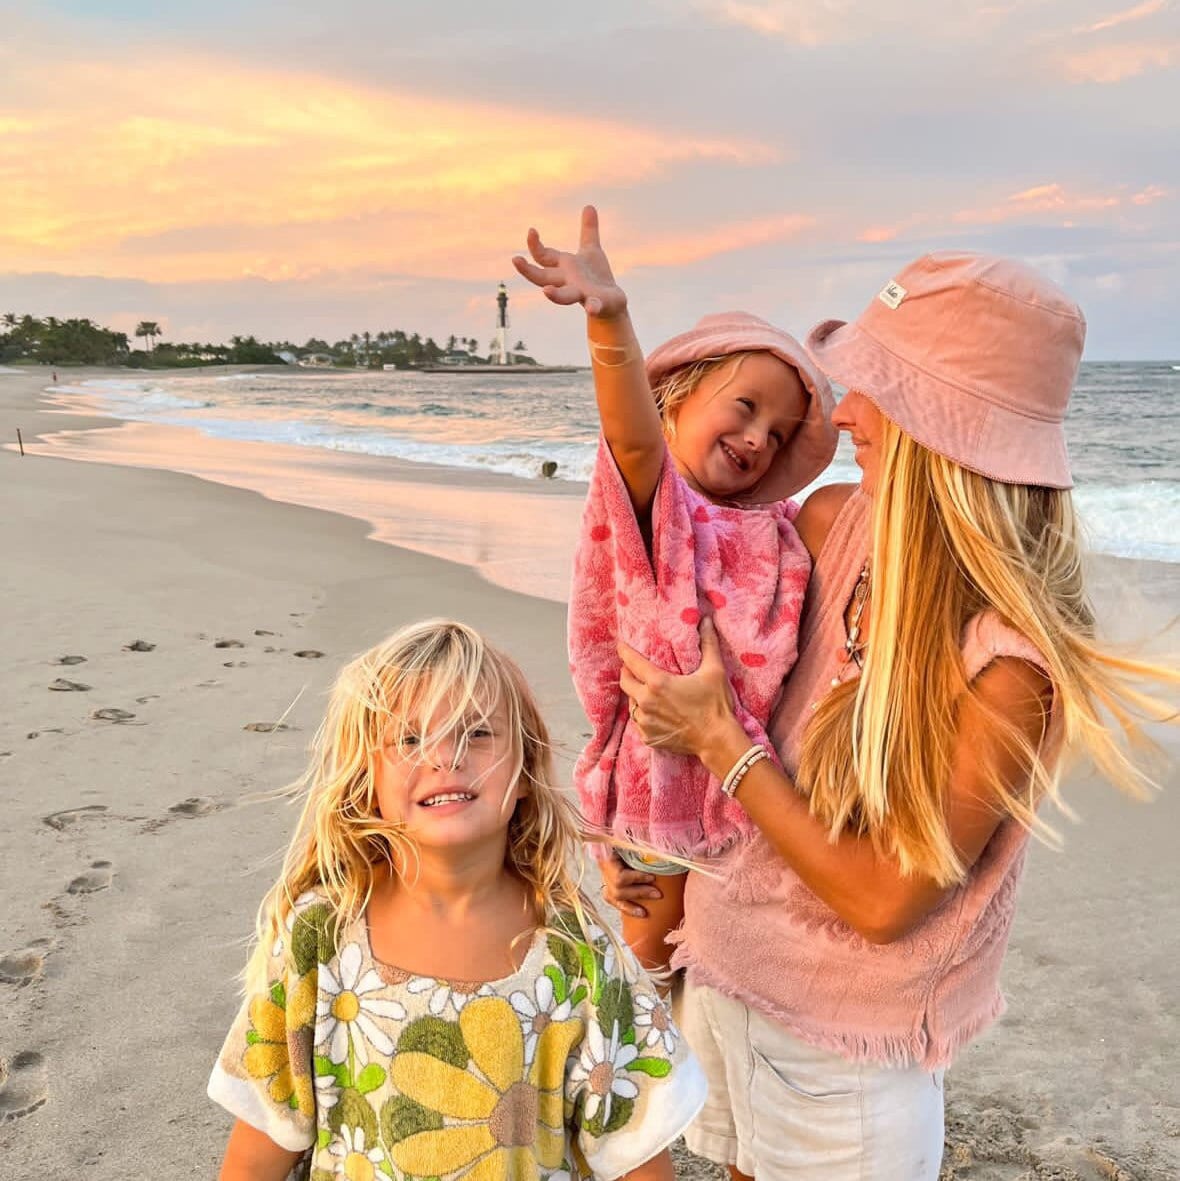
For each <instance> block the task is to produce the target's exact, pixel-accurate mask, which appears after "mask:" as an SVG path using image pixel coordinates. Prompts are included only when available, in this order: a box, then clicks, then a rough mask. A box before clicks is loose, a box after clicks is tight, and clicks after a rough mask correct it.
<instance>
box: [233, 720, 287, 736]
mask: <svg viewBox="0 0 1180 1181" xmlns="http://www.w3.org/2000/svg"><path fill="white" fill-rule="evenodd" d="M242 729H243V730H253V731H254V733H255V734H270V733H271V732H272V731H275V730H290V729H291V727H290V726H288V725H287V723H286V722H247V723H246V724H245V725H244V726H243V727H242Z"/></svg>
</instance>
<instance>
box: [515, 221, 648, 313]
mask: <svg viewBox="0 0 1180 1181" xmlns="http://www.w3.org/2000/svg"><path fill="white" fill-rule="evenodd" d="M528 240H529V253H530V254H531V255H532V256H533V259H534V261H535V263H536V264H538V265H534V264H533V263H531V262H529V261H528V260H527V259H524V258H522V257H521V256H520V255H519V254H518V255H517V256H516V257H515V258H513V260H512V265H513V266H514V267H516V269H517V270H518V271H519V272H520V273H521V274H522V275H523V276H524V277H525V278H526V279H527V280H528V281H529V282H530V283H532V284H533V285H534V286H536V287H540V288H541V290H542V291H544V292H545V295H546V297H547V298H548V299H550V300H552V301H553V302H554V303H559V304H563V305H567V304H572V303H580V304H581V305H582V306H583V307H584V308H585V309H586V315H588V316H601V317H603V318H604V319H610V318H611V317H612V316H619V315H622V313H623V312H625V311H626V310H627V296H626V294H625V293H624V292H623V289H622V288H621V287H620V286H619V285H618V284H617V283H616V282H615V277H614V275H613V274H611V269H610V263H609V262H607V259H606V254H605V253H604V252H603V249H602V244H601V243H600V242H599V240H598V211H597V210H596V209H595V208H594V206H593V205H587V206H586V208H585V209H583V210H582V233H581V237H580V238H579V240H578V253H577V254H569V253H567V252H566V251H564V250H554V249H553V248H552V247H551V246H546V245H545V244H544V243H543V242H542V241H541V235H540V234H538V233H537V231H536V230H532V229H531V230H529V239H528Z"/></svg>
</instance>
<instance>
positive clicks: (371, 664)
mask: <svg viewBox="0 0 1180 1181" xmlns="http://www.w3.org/2000/svg"><path fill="white" fill-rule="evenodd" d="M306 786H307V791H306V802H305V806H304V810H303V815H302V818H301V820H300V823H299V825H298V827H297V829H296V832H295V836H294V839H293V840H292V842H291V846H290V849H289V851H288V853H287V857H286V860H285V862H284V865H283V870H282V873H281V875H280V877H279V880H278V882H277V883H276V884H275V886H274V887H273V889H272V890H271V891H270V893H269V894H268V895H267V896H266V898H265V899H264V900H263V904H262V908H261V910H260V913H259V925H258V944H257V947H256V949H255V951H254V954H253V957H252V959H251V962H250V964H249V966H248V970H247V980H246V992H247V995H246V998H245V1001H244V1003H243V1005H242V1007H241V1010H240V1012H239V1014H238V1018H237V1020H236V1021H235V1022H234V1025H233V1028H232V1029H231V1030H230V1034H229V1036H228V1038H227V1039H226V1042H225V1046H224V1047H223V1049H222V1051H221V1055H220V1057H219V1058H218V1061H217V1064H216V1066H215V1067H214V1070H213V1075H212V1078H211V1079H210V1081H209V1094H210V1097H211V1098H213V1099H214V1100H215V1101H216V1102H218V1103H220V1104H221V1105H222V1106H223V1107H225V1108H226V1109H227V1110H228V1111H229V1112H230V1113H231V1114H232V1115H233V1116H235V1117H236V1122H235V1124H234V1127H233V1130H232V1132H231V1134H230V1138H229V1145H228V1147H227V1149H226V1154H225V1160H224V1163H223V1165H222V1169H221V1178H222V1181H247V1179H248V1181H281V1179H282V1178H285V1177H287V1176H288V1173H289V1172H290V1171H291V1170H294V1171H295V1175H296V1176H298V1177H306V1176H308V1171H309V1170H310V1175H311V1177H312V1178H323V1177H331V1176H344V1177H349V1178H352V1179H353V1181H378V1179H380V1178H384V1177H394V1178H401V1177H406V1176H410V1177H439V1176H446V1177H449V1178H450V1177H454V1178H459V1177H466V1178H469V1179H470V1181H492V1179H493V1178H501V1177H521V1178H523V1177H528V1178H533V1179H535V1181H541V1179H545V1178H552V1179H554V1181H577V1179H589V1178H590V1177H594V1178H613V1177H622V1176H627V1177H630V1178H643V1179H644V1181H672V1176H673V1173H672V1164H671V1159H670V1157H669V1155H668V1151H667V1147H668V1145H669V1144H670V1143H671V1141H672V1140H674V1139H675V1138H676V1137H677V1136H678V1135H680V1133H681V1131H682V1130H683V1129H684V1127H685V1125H686V1124H687V1123H688V1122H689V1121H690V1120H691V1119H692V1117H693V1116H694V1115H695V1114H696V1112H697V1111H698V1110H699V1109H700V1106H701V1103H702V1102H703V1099H704V1089H705V1088H704V1080H703V1078H702V1075H701V1071H700V1068H699V1066H698V1065H697V1063H696V1061H695V1060H694V1059H693V1057H692V1055H691V1054H690V1053H689V1052H688V1050H687V1049H686V1048H685V1046H684V1043H683V1041H682V1039H681V1038H680V1035H679V1034H678V1032H677V1031H676V1028H675V1026H673V1025H672V1023H671V1022H670V1020H669V1019H668V1015H667V1011H666V1009H665V1008H664V1005H663V1002H662V1001H661V1000H660V998H659V996H658V995H657V994H656V992H655V990H654V988H653V986H652V985H651V983H650V982H649V981H648V980H647V978H646V977H645V976H644V975H643V973H642V971H641V970H640V969H639V967H638V965H637V964H636V963H635V961H634V959H633V958H632V957H631V955H630V953H629V952H628V951H627V950H626V949H625V948H620V947H619V946H618V945H617V944H616V942H615V941H614V939H613V937H612V936H609V935H608V934H606V933H605V931H604V930H603V928H602V926H601V925H600V924H598V923H596V922H595V911H594V908H593V906H592V905H591V904H590V903H589V902H588V901H587V900H586V899H585V898H584V897H583V896H582V894H581V892H580V890H579V888H578V886H577V883H576V881H575V879H574V878H573V876H572V871H571V866H572V864H573V863H574V860H575V854H576V852H577V850H578V848H579V846H580V843H581V840H582V834H581V833H580V831H579V829H578V825H577V817H576V814H575V812H574V810H573V807H572V805H571V803H570V802H569V800H568V799H567V797H566V796H565V794H564V793H563V792H562V791H561V790H560V789H559V788H558V787H557V786H556V784H555V782H554V778H553V767H552V760H551V754H550V746H549V738H548V734H547V731H546V728H545V724H544V722H543V721H542V719H541V716H540V714H539V712H538V710H537V705H536V702H535V700H534V698H533V695H532V693H531V692H530V691H529V688H528V685H527V684H526V683H525V680H524V678H523V676H522V675H521V673H520V670H519V669H518V668H517V667H516V665H515V664H513V663H512V661H510V660H509V659H508V658H507V657H506V656H505V655H503V654H502V653H500V652H498V651H497V650H496V649H494V648H493V647H491V646H490V645H489V644H487V643H486V642H485V641H484V639H483V638H482V637H481V636H480V635H479V633H478V632H475V631H473V630H472V629H471V628H468V627H465V626H464V625H463V624H459V623H453V622H449V621H446V620H433V621H429V622H426V623H421V624H416V625H413V626H411V627H408V628H404V629H403V630H402V631H400V632H397V633H396V634H395V635H393V636H392V637H390V638H389V639H388V640H387V641H385V642H384V643H382V644H379V645H378V646H377V647H375V648H373V649H372V650H370V651H369V652H366V653H365V654H364V655H363V656H360V657H358V658H357V659H356V660H355V661H353V662H352V663H351V664H350V665H348V666H347V667H346V668H345V669H344V671H343V672H342V673H341V675H340V677H339V679H338V681H337V683H336V686H335V688H334V690H333V692H332V696H331V701H330V703H329V707H328V713H327V717H326V719H325V721H324V723H323V726H322V727H321V729H320V732H319V734H318V736H317V740H316V749H315V757H314V759H313V761H312V764H311V767H310V769H309V771H308V776H307V785H306Z"/></svg>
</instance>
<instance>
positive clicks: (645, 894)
mask: <svg viewBox="0 0 1180 1181" xmlns="http://www.w3.org/2000/svg"><path fill="white" fill-rule="evenodd" d="M599 868H600V870H601V871H602V896H603V898H605V899H606V900H607V902H609V903H610V904H611V906H613V907H614V908H615V909H616V910H620V911H622V912H623V914H630V915H634V916H635V917H636V918H637V919H645V918H647V911H646V910H645V909H644V908H643V907H642V906H641V905H640V903H641V902H642V901H643V900H644V899H645V898H646V899H651V900H652V901H655V900H658V899H660V898H663V896H664V895H663V894H662V893H660V891H659V889H658V888H657V886H656V879H655V876H654V875H653V874H650V873H643V872H641V871H640V870H638V869H631V868H630V867H629V866H627V865H625V864H624V863H623V862H622V861H621V860H620V859H619V857H618V855H617V854H615V853H612V854H611V855H610V859H609V860H607V861H603V862H601V863H600V865H599Z"/></svg>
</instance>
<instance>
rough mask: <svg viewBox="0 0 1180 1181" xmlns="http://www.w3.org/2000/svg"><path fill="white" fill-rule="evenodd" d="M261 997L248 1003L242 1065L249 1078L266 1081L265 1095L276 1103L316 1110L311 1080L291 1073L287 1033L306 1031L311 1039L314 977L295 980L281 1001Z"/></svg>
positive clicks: (272, 995) (308, 976)
mask: <svg viewBox="0 0 1180 1181" xmlns="http://www.w3.org/2000/svg"><path fill="white" fill-rule="evenodd" d="M282 999H283V1002H284V1003H283V1004H280V1003H279V1002H278V1000H276V999H275V996H274V993H273V992H271V993H263V994H260V995H258V996H256V997H254V998H253V999H252V1000H251V1001H250V1034H252V1035H253V1036H252V1037H251V1036H250V1034H248V1035H247V1041H248V1042H249V1044H248V1045H247V1046H246V1052H245V1053H244V1054H243V1055H242V1065H243V1066H244V1067H245V1068H246V1073H247V1074H249V1075H250V1077H251V1078H269V1079H270V1083H269V1084H268V1086H267V1093H268V1094H269V1095H270V1097H271V1099H273V1100H274V1101H275V1102H276V1103H279V1104H286V1105H287V1106H289V1107H296V1108H297V1109H298V1110H299V1111H308V1112H310V1111H313V1110H315V1100H314V1098H313V1086H312V1081H311V1076H310V1075H308V1074H296V1073H295V1072H294V1071H293V1070H292V1069H291V1055H290V1051H289V1049H288V1042H287V1036H288V1033H289V1032H291V1031H294V1030H298V1029H306V1030H307V1031H308V1033H309V1035H310V1032H311V1027H312V1021H313V1019H314V1017H315V1002H316V973H315V971H314V970H313V971H311V972H308V973H307V974H306V975H305V976H303V977H301V978H300V979H299V980H297V981H296V982H295V984H294V986H293V987H292V989H291V991H290V992H289V993H287V994H286V995H285V996H284V997H283V998H282Z"/></svg>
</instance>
